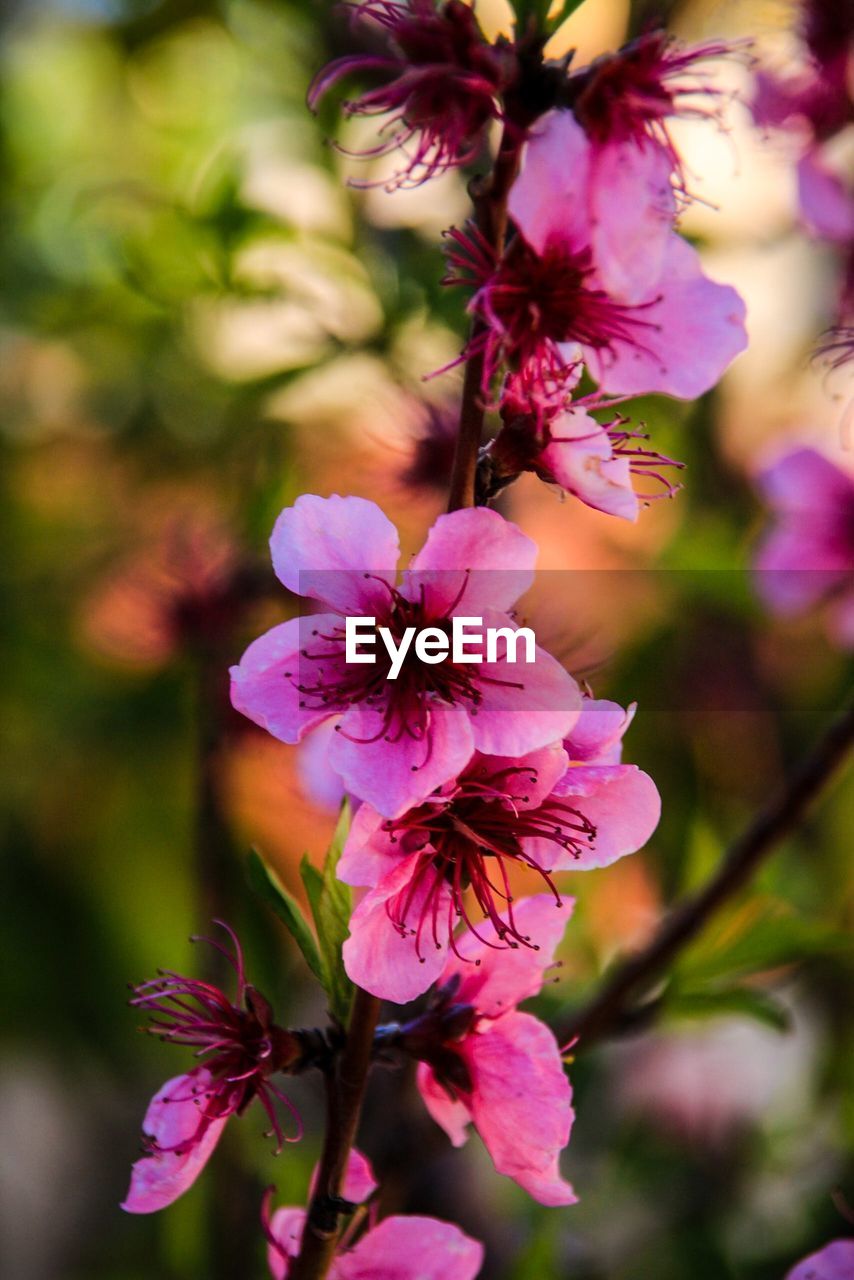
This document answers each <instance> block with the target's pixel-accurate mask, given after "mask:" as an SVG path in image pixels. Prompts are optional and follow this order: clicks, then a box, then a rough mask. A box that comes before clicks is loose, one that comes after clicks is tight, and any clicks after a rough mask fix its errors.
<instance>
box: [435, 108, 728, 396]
mask: <svg viewBox="0 0 854 1280" xmlns="http://www.w3.org/2000/svg"><path fill="white" fill-rule="evenodd" d="M598 163H599V159H598V157H597V154H596V148H595V147H594V144H593V143H591V141H590V139H589V138H588V137H587V135H586V134H585V132H584V130H583V129H582V128H581V126H580V125H579V124H578V122H577V121H576V120H575V118H574V117H573V116H572V115H571V113H570V112H568V111H552V112H550V113H549V114H548V115H546V116H545V117H543V119H542V120H541V121H540V122H539V123H538V124H537V125H536V126H535V127H534V129H533V130H532V133H531V137H530V140H529V141H528V143H527V144H526V148H525V152H524V157H523V163H522V170H521V173H520V175H519V177H518V179H517V180H516V182H515V183H514V185H513V187H512V189H511V192H510V198H509V210H510V213H511V215H512V217H513V220H514V222H515V224H516V227H517V229H518V232H519V235H518V236H517V237H516V238H515V239H514V240H512V241H511V243H510V245H509V247H508V249H507V250H506V252H505V254H504V256H503V257H502V258H501V260H500V261H498V262H496V261H495V259H494V256H492V254H491V252H490V250H489V247H488V245H487V244H486V242H485V241H483V240H482V238H479V237H478V234H477V233H476V232H472V233H470V234H468V235H466V234H463V233H462V232H459V231H454V232H452V233H451V240H452V248H451V250H450V253H449V263H450V266H451V274H450V275H449V276H448V282H449V283H464V284H469V285H473V286H474V287H475V293H474V295H473V297H472V299H471V301H470V303H469V309H470V310H471V311H473V312H474V313H476V314H477V315H479V316H480V317H481V318H482V319H483V320H484V321H485V322H486V328H485V331H484V332H483V333H482V334H481V335H480V336H478V337H477V338H475V339H474V342H473V343H471V344H469V347H468V348H467V351H466V353H465V354H466V356H471V355H473V354H474V353H475V352H476V351H482V352H483V355H484V382H485V383H488V382H489V381H490V380H491V378H492V377H493V375H494V374H495V373H496V372H497V370H498V368H499V366H500V365H501V363H502V362H504V363H506V364H507V365H508V366H509V368H510V369H511V371H525V373H526V375H527V378H528V380H529V382H530V383H531V385H532V386H534V387H540V388H543V389H551V388H554V387H555V386H558V387H560V386H562V385H567V384H568V383H571V382H572V381H573V380H574V379H575V378H577V375H578V370H579V367H580V365H581V363H582V362H583V363H585V364H586V365H587V368H588V369H589V371H590V373H591V375H592V376H593V378H594V379H595V380H596V381H597V382H598V383H599V385H600V387H601V389H602V390H603V391H606V392H608V393H609V394H611V395H637V394H641V393H644V392H662V393H664V394H667V395H672V396H677V397H679V398H682V399H694V398H695V397H696V396H699V395H701V394H702V393H703V392H704V391H707V390H708V389H709V388H710V387H711V386H713V385H714V384H715V382H717V380H718V378H719V377H720V376H721V374H722V373H723V371H724V370H725V369H726V367H727V365H728V364H729V363H730V362H731V360H733V358H734V357H735V356H736V355H737V354H738V353H739V352H740V351H741V350H743V348H744V346H745V345H746V336H745V330H744V304H743V302H742V300H741V298H740V297H739V295H738V294H737V293H736V292H735V290H734V289H732V288H730V287H729V286H727V285H720V284H716V283H714V282H713V281H711V280H709V279H707V277H706V276H704V275H703V272H702V270H701V268H700V259H699V255H698V254H697V252H696V250H695V249H693V248H692V247H691V246H690V245H689V244H688V243H687V242H686V241H685V240H683V239H681V237H680V236H678V235H676V234H675V232H673V230H672V226H671V224H672V206H671V204H670V203H669V200H670V197H671V196H672V192H671V189H670V184H669V174H668V172H666V171H665V165H664V163H663V161H662V158H661V153H660V152H658V151H655V150H654V149H652V148H649V149H647V150H646V151H644V150H639V151H632V152H631V158H630V160H629V161H628V162H625V163H624V161H621V163H620V166H619V167H618V169H617V171H615V173H613V174H611V175H610V176H607V180H595V172H596V166H597V165H598ZM626 164H627V165H628V169H626V167H625V165H626ZM626 173H629V176H630V178H631V180H629V179H628V178H626ZM624 178H626V180H625V181H624V180H623V179H624ZM668 193H670V194H668ZM600 195H601V199H602V201H603V202H604V203H606V204H607V216H605V217H603V215H602V213H601V210H600V208H599V204H600ZM594 196H595V199H594ZM638 226H640V227H641V228H642V237H643V244H644V247H643V252H640V251H639V249H638V246H637V245H636V244H635V241H634V238H633V237H634V230H633V229H634V228H636V227H638ZM655 228H657V230H655ZM606 229H607V234H606ZM638 264H641V265H640V266H639V265H638ZM650 264H654V265H652V266H651V265H650Z"/></svg>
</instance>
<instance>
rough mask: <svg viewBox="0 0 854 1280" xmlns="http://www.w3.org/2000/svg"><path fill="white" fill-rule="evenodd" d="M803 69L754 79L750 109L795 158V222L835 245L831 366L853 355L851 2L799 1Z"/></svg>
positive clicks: (853, 39) (853, 64) (853, 80)
mask: <svg viewBox="0 0 854 1280" xmlns="http://www.w3.org/2000/svg"><path fill="white" fill-rule="evenodd" d="M800 27H801V29H800V35H801V40H802V44H803V51H804V60H803V64H802V66H801V67H800V68H799V69H798V70H796V71H794V72H792V71H788V72H786V73H777V74H775V73H772V72H770V71H762V72H760V74H759V75H758V76H757V84H756V94H755V100H754V104H753V112H754V116H755V118H756V121H757V123H758V124H759V125H761V126H762V127H764V128H766V129H773V130H774V131H776V132H779V133H781V134H783V135H784V136H787V137H788V138H790V139H791V141H792V144H793V146H794V148H795V150H796V153H797V162H796V163H797V191H798V207H799V214H800V219H801V222H802V223H803V225H804V226H805V227H806V229H807V231H809V233H810V234H811V235H813V236H815V237H816V238H817V239H819V240H821V241H824V242H826V243H828V244H830V245H833V246H835V247H836V248H837V250H838V252H839V255H840V258H841V264H842V270H841V280H840V286H839V291H838V299H837V303H836V325H837V327H836V330H835V332H834V333H833V334H832V335H831V336H830V338H829V340H828V341H827V342H826V343H825V344H824V349H826V350H827V352H828V354H829V355H830V356H831V357H832V359H833V360H834V362H839V363H843V362H844V361H846V360H848V359H850V358H851V357H852V355H854V181H852V177H851V166H850V151H849V150H847V149H846V147H847V142H848V141H850V134H851V130H852V128H853V127H854V90H852V86H853V85H854V6H852V4H851V3H850V0H840V2H839V3H834V4H828V3H827V0H803V3H802V6H801V24H800Z"/></svg>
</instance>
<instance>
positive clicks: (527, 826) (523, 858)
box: [338, 702, 660, 1004]
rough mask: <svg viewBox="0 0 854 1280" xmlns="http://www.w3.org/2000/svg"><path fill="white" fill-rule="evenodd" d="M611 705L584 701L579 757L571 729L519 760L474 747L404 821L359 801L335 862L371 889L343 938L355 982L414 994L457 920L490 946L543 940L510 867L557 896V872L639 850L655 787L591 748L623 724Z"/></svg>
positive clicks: (655, 812)
mask: <svg viewBox="0 0 854 1280" xmlns="http://www.w3.org/2000/svg"><path fill="white" fill-rule="evenodd" d="M610 706H613V704H608V703H596V702H590V703H586V704H584V709H583V710H582V717H581V719H580V720H579V722H578V725H577V726H576V727H577V728H578V729H579V733H580V737H579V739H578V741H579V744H580V745H579V758H578V761H577V762H575V761H573V759H572V752H573V750H574V744H573V740H572V739H571V738H570V739H568V740H567V743H566V744H565V746H568V748H569V754H568V752H567V750H565V749H564V747H561V746H560V745H559V744H553V745H552V746H550V747H546V748H544V749H542V750H540V751H536V752H530V753H529V754H527V755H524V756H521V757H519V758H515V759H508V758H501V757H495V756H484V755H475V756H474V757H473V758H472V760H471V761H470V762H469V764H468V765H467V766H466V768H465V769H464V770H463V771H462V772H461V773H460V775H459V777H458V778H456V779H455V780H454V781H453V782H452V783H449V784H447V785H446V786H444V787H442V788H440V789H438V790H437V791H436V792H434V794H433V795H432V796H430V797H429V798H428V799H427V800H425V801H424V803H423V804H421V805H418V806H416V807H415V808H413V809H411V810H410V811H409V812H408V813H405V814H403V815H402V816H401V817H399V818H396V819H385V818H383V816H382V815H381V814H379V813H378V812H377V811H376V809H374V808H372V807H371V806H370V805H363V806H362V807H361V809H360V810H359V812H358V813H357V815H356V817H355V819H354V821H353V826H352V828H351V830H350V834H349V837H348V840H347V843H346V845H345V848H344V853H343V855H342V858H341V861H340V863H339V866H338V874H339V876H340V877H341V879H342V880H344V881H345V882H347V883H349V884H355V885H367V886H370V887H369V891H368V893H366V894H365V896H364V898H363V899H362V901H361V902H360V903H359V905H358V907H357V908H356V910H355V911H354V913H353V916H352V918H351V920H350V937H349V938H348V939H347V941H346V942H345V944H344V964H345V967H346V969H347V972H348V974H349V975H350V977H351V978H352V980H353V981H354V982H355V983H357V984H358V985H359V986H361V987H364V988H365V989H366V990H368V991H370V992H372V993H373V994H374V995H377V996H381V997H382V998H384V999H387V1000H393V1001H395V1002H396V1003H398V1004H404V1003H405V1002H406V1001H407V1000H411V999H413V998H414V997H415V996H417V995H419V994H420V993H421V992H422V991H426V990H427V988H428V987H429V986H430V984H431V983H432V982H434V981H435V980H436V979H437V977H438V975H439V973H440V971H441V970H442V967H443V964H444V962H445V955H446V953H447V951H448V949H449V948H450V950H451V951H453V952H457V951H458V948H459V945H460V944H459V939H455V938H454V929H455V926H456V925H457V923H458V922H459V921H461V922H462V924H463V925H464V926H465V927H466V928H467V929H469V930H471V932H472V933H474V934H475V935H476V936H477V937H478V938H481V939H482V940H483V941H484V943H485V945H488V946H490V947H493V948H498V949H502V950H503V949H507V948H522V949H530V948H536V947H537V946H538V944H539V939H538V938H536V937H534V938H531V937H529V936H528V932H527V930H526V929H524V928H522V927H521V926H519V925H518V924H517V922H516V915H515V907H514V906H513V893H512V888H511V880H510V877H511V875H512V874H513V873H514V871H516V870H520V869H527V870H528V871H530V872H532V873H534V874H536V875H538V876H540V878H541V879H542V880H543V881H544V882H545V883H546V885H547V886H548V888H549V890H550V891H551V893H552V894H553V895H554V901H556V902H557V904H558V905H560V902H561V898H560V894H559V892H558V890H557V888H556V886H555V884H554V880H553V878H552V876H553V873H554V872H557V871H566V870H586V869H587V868H589V867H602V866H608V865H609V864H610V863H611V862H615V861H616V860H617V859H618V858H621V857H623V855H625V854H627V853H632V852H634V851H635V850H636V849H638V848H640V847H641V845H642V844H643V843H644V842H645V841H646V840H647V839H648V838H649V836H650V834H651V833H652V831H653V830H654V829H655V826H656V824H657V822H658V818H659V813H660V800H659V797H658V792H657V791H656V788H655V784H654V783H653V782H652V780H651V779H650V778H649V777H648V776H647V775H646V774H645V773H642V772H641V771H640V770H639V769H637V768H635V767H634V766H633V765H620V764H618V763H602V762H601V761H600V760H599V759H597V758H593V759H591V758H590V756H589V751H590V749H591V748H590V743H591V742H593V743H594V744H595V745H596V746H597V749H599V750H605V746H606V740H607V743H608V744H610V743H611V740H612V738H614V735H616V738H614V741H615V742H616V740H617V739H618V738H619V735H620V733H621V732H622V731H623V730H622V727H621V728H617V727H615V726H614V724H613V717H612V716H610V715H609V714H608V713H607V712H604V711H603V712H601V713H600V714H598V715H597V709H598V708H607V707H610ZM616 710H617V711H619V714H620V717H621V722H622V726H623V727H624V726H625V724H626V723H627V720H626V717H625V716H624V715H623V713H622V712H621V711H620V709H619V708H617V709H616ZM593 720H597V721H598V724H597V725H595V726H594V725H593V724H592V723H591V721H593ZM609 735H610V737H609ZM467 896H470V897H471V898H473V900H474V903H475V904H476V914H474V918H473V913H472V912H471V908H470V906H468V905H467ZM483 930H485V931H486V934H487V935H488V936H486V937H484V934H483V932H482V931H483Z"/></svg>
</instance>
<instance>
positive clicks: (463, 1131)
mask: <svg viewBox="0 0 854 1280" xmlns="http://www.w3.org/2000/svg"><path fill="white" fill-rule="evenodd" d="M415 1081H416V1084H417V1085H418V1092H419V1093H420V1094H421V1098H422V1101H423V1103H424V1106H425V1107H426V1108H427V1110H428V1111H429V1112H430V1115H431V1116H432V1117H433V1119H434V1120H435V1121H436V1124H437V1125H439V1127H440V1128H442V1129H444V1130H445V1133H446V1134H447V1135H448V1137H449V1138H450V1140H451V1144H452V1146H455V1147H462V1146H464V1144H465V1143H466V1142H467V1141H468V1136H469V1135H468V1127H469V1124H470V1123H471V1112H470V1111H469V1109H468V1107H467V1106H466V1104H465V1103H464V1102H463V1100H462V1098H457V1099H454V1098H452V1097H451V1096H450V1095H449V1094H448V1091H447V1090H446V1089H443V1087H442V1086H441V1085H440V1084H439V1081H438V1080H437V1079H436V1076H435V1074H434V1072H433V1068H432V1067H430V1066H428V1064H427V1063H426V1062H419V1064H418V1070H417V1072H416V1075H415Z"/></svg>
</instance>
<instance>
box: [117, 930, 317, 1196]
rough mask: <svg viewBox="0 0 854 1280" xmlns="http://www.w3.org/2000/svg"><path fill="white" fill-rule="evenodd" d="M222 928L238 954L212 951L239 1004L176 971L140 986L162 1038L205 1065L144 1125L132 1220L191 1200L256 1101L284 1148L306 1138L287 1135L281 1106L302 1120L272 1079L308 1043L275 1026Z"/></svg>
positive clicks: (143, 1005) (178, 1083)
mask: <svg viewBox="0 0 854 1280" xmlns="http://www.w3.org/2000/svg"><path fill="white" fill-rule="evenodd" d="M222 927H223V928H225V929H226V930H227V932H228V934H229V936H230V937H231V940H232V943H233V945H234V949H235V952H234V955H233V956H232V955H231V953H229V952H227V951H225V949H224V948H223V947H221V946H220V944H219V943H217V942H214V943H212V945H213V946H214V947H216V948H217V950H218V951H221V952H223V954H225V955H226V956H227V958H228V960H229V961H230V963H231V964H232V965H233V967H234V969H235V972H236V974H237V1001H238V1003H237V1004H233V1003H232V1002H231V1001H230V1000H229V999H228V997H227V996H226V995H224V994H223V992H222V991H220V990H219V988H218V987H215V986H213V984H212V983H209V982H203V981H201V980H198V979H194V978H184V977H181V976H180V974H177V973H172V972H170V971H169V970H166V971H164V972H163V973H162V974H161V976H160V977H158V978H155V979H153V980H152V981H151V982H146V983H143V984H142V985H141V986H139V987H137V988H136V994H135V995H134V997H133V999H132V1000H131V1004H132V1005H134V1006H135V1007H136V1008H139V1009H145V1010H146V1011H147V1012H148V1013H150V1014H151V1015H152V1021H151V1026H150V1027H149V1030H150V1031H151V1032H152V1034H154V1035H157V1036H158V1037H159V1038H160V1039H163V1040H170V1041H172V1042H173V1043H174V1044H185V1045H192V1046H193V1047H194V1048H195V1049H196V1056H197V1057H202V1056H204V1058H205V1062H204V1065H201V1066H196V1067H194V1068H193V1069H192V1070H191V1071H188V1072H187V1073H186V1074H185V1075H181V1076H176V1077H174V1079H172V1080H168V1081H167V1082H166V1084H165V1085H163V1087H162V1088H161V1089H160V1090H159V1091H158V1092H157V1093H156V1094H155V1095H154V1097H153V1098H152V1100H151V1103H150V1105H149V1107H148V1110H147V1112H146V1114H145V1120H144V1121H143V1135H144V1141H145V1147H146V1154H145V1155H144V1156H143V1157H142V1159H140V1160H138V1161H137V1162H136V1164H135V1165H134V1167H133V1172H132V1174H131V1183H130V1189H129V1191H128V1194H127V1198H126V1199H125V1201H124V1203H123V1205H122V1208H123V1209H126V1210H127V1212H128V1213H153V1212H154V1211H155V1210H157V1209H163V1208H165V1207H166V1206H167V1205H169V1204H171V1203H172V1202H173V1200H177V1198H178V1197H179V1196H180V1195H183V1193H184V1192H185V1191H187V1190H188V1189H189V1187H191V1186H192V1185H193V1183H194V1182H195V1180H196V1178H197V1177H198V1176H199V1174H200V1173H201V1171H202V1169H203V1168H204V1166H205V1165H206V1164H207V1162H208V1160H209V1159H210V1156H211V1154H212V1153H213V1150H214V1147H215V1146H216V1144H217V1142H218V1141H219V1139H220V1136H221V1135H222V1131H223V1128H224V1127H225V1123H226V1121H227V1120H228V1118H229V1116H232V1115H240V1114H242V1113H243V1111H245V1110H246V1108H247V1107H248V1106H249V1103H250V1102H251V1101H252V1100H253V1098H257V1099H258V1100H259V1102H260V1103H261V1105H262V1106H263V1108H264V1110H265V1112H266V1113H267V1116H268V1118H269V1120H270V1124H271V1129H272V1133H273V1134H275V1136H276V1138H277V1139H278V1143H279V1147H280V1148H281V1144H282V1143H283V1142H284V1141H295V1140H296V1139H295V1138H294V1139H286V1138H285V1135H284V1132H283V1130H282V1126H281V1122H280V1120H279V1118H278V1115H277V1112H276V1104H277V1103H282V1104H284V1105H285V1106H286V1107H287V1108H288V1110H289V1111H290V1112H291V1114H292V1115H294V1116H295V1118H296V1119H297V1121H298V1119H299V1118H298V1117H297V1116H296V1112H295V1111H294V1109H293V1107H292V1105H291V1103H290V1102H289V1101H288V1099H287V1098H286V1097H285V1095H284V1094H283V1093H282V1092H281V1091H280V1090H279V1089H278V1088H277V1086H276V1085H274V1084H273V1083H272V1081H271V1079H270V1077H271V1076H272V1075H273V1074H274V1073H275V1072H277V1071H282V1070H285V1069H287V1068H288V1067H289V1066H290V1065H291V1064H292V1063H293V1062H294V1061H295V1060H296V1059H297V1058H299V1056H300V1045H299V1042H298V1040H297V1038H296V1037H295V1036H293V1035H291V1033H290V1032H288V1031H285V1030H283V1029H282V1028H281V1027H277V1026H276V1025H275V1024H274V1022H273V1014H272V1009H271V1008H270V1006H269V1004H268V1003H267V1001H266V1000H265V999H264V997H263V996H262V995H261V993H260V992H259V991H257V990H256V989H255V988H254V987H252V986H250V985H249V984H248V983H247V982H246V979H245V975H244V968H243V955H242V952H241V950H240V944H239V942H238V941H237V938H236V936H235V935H234V934H233V933H232V931H231V930H230V929H228V926H227V925H223V926H222ZM297 1137H299V1133H297Z"/></svg>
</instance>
